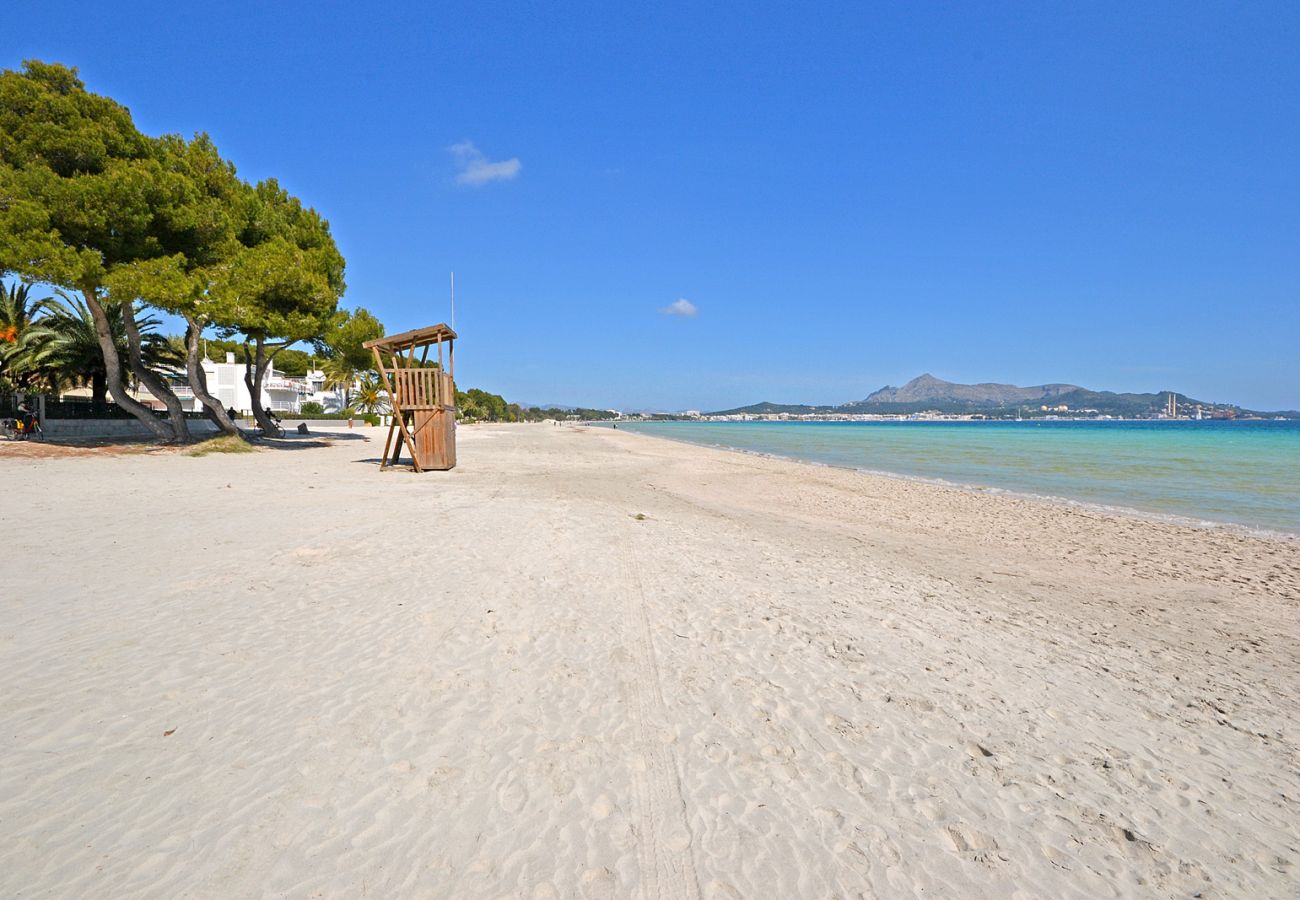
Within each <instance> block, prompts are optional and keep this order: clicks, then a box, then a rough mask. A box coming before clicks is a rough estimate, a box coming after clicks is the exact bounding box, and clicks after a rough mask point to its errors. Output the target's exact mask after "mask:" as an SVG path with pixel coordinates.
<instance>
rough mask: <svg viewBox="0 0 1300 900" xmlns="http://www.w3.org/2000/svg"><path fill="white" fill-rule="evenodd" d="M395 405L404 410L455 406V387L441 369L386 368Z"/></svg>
mask: <svg viewBox="0 0 1300 900" xmlns="http://www.w3.org/2000/svg"><path fill="white" fill-rule="evenodd" d="M387 374H388V377H389V378H390V379H391V380H392V383H393V392H394V393H395V394H396V400H397V405H398V406H399V407H401V408H402V409H404V410H416V409H442V408H454V407H455V406H456V388H455V385H453V384H452V381H451V376H450V375H449V374H447V373H446V372H444V371H442V370H441V369H388V370H387Z"/></svg>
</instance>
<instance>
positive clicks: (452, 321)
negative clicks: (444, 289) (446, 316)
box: [451, 272, 456, 331]
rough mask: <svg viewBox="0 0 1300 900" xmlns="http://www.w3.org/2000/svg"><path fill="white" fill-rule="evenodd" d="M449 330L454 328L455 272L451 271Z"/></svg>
mask: <svg viewBox="0 0 1300 900" xmlns="http://www.w3.org/2000/svg"><path fill="white" fill-rule="evenodd" d="M451 330H452V331H455V330H456V273H455V272H452V273H451Z"/></svg>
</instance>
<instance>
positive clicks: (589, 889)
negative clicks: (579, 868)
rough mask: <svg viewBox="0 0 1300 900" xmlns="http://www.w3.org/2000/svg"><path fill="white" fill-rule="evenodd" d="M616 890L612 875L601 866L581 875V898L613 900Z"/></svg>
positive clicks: (616, 882) (587, 899)
mask: <svg viewBox="0 0 1300 900" xmlns="http://www.w3.org/2000/svg"><path fill="white" fill-rule="evenodd" d="M617 889H618V881H617V880H616V879H615V878H614V874H613V873H612V872H610V871H609V869H606V868H604V867H603V866H602V867H601V868H599V869H588V870H587V871H585V872H583V873H582V896H583V897H585V898H586V900H613V897H614V896H615V893H616V891H617Z"/></svg>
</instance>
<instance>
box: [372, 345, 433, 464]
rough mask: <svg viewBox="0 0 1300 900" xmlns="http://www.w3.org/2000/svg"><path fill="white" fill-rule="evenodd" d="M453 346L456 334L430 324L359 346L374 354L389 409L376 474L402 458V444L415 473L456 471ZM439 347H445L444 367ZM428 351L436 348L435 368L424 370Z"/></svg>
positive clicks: (427, 359) (427, 367) (426, 367)
mask: <svg viewBox="0 0 1300 900" xmlns="http://www.w3.org/2000/svg"><path fill="white" fill-rule="evenodd" d="M455 342H456V332H454V331H452V330H451V329H450V328H449V327H447V326H446V325H431V326H429V327H428V328H417V329H415V330H414V331H403V332H402V333H401V334H394V335H391V336H390V337H383V338H378V339H377V340H373V341H366V342H365V343H364V344H363V345H362V346H363V347H365V348H366V349H368V350H370V351H371V352H372V353H374V354H375V368H376V369H377V370H378V371H379V377H380V378H381V379H383V382H384V389H385V390H387V391H388V396H389V398H390V399H391V401H392V404H393V421H392V424H391V425H389V426H388V439H387V440H386V441H384V461H383V462H382V463H381V464H380V466H379V467H380V469H384V468H387V467H388V466H389V465H392V464H394V463H396V462H397V461H398V460H399V459H400V458H401V455H402V444H403V442H405V444H406V447H407V449H408V450H410V453H411V463H412V465H414V467H415V471H417V472H427V471H430V470H444V471H445V470H447V469H451V468H454V467H455V465H456V382H455V380H454V379H455V374H456V357H455V346H456V344H455ZM443 344H446V345H447V360H446V363H445V364H444V362H443V358H442V348H443ZM432 347H437V348H438V360H437V363H438V365H437V368H434V367H433V366H429V365H427V363H428V361H429V350H430V348H432ZM417 351H418V352H419V360H418V361H417V360H416V353H417ZM390 448H391V449H392V456H391V457H390V456H389V449H390Z"/></svg>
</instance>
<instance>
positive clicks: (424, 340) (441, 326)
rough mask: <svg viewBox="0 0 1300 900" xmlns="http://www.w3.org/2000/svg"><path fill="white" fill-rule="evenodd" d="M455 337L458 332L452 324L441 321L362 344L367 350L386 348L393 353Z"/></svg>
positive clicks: (452, 339)
mask: <svg viewBox="0 0 1300 900" xmlns="http://www.w3.org/2000/svg"><path fill="white" fill-rule="evenodd" d="M455 339H456V332H454V331H452V330H451V326H449V325H448V324H447V323H446V322H440V323H438V324H437V325H429V326H428V327H426V328H413V329H411V330H410V331H403V332H402V333H401V334H390V335H388V336H387V337H381V338H375V339H374V340H373V341H366V342H365V343H364V344H362V345H361V346H363V347H365V348H366V349H367V350H384V351H387V352H390V353H391V352H392V351H394V350H396V351H401V350H411V349H413V348H415V347H423V346H424V345H425V344H434V343H438V342H440V341H454V340H455Z"/></svg>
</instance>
